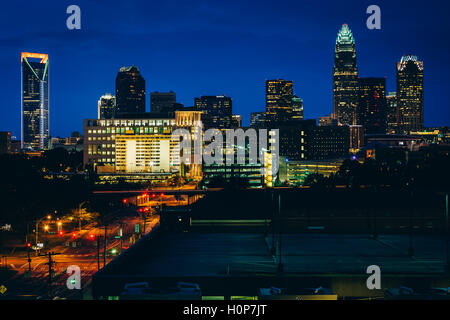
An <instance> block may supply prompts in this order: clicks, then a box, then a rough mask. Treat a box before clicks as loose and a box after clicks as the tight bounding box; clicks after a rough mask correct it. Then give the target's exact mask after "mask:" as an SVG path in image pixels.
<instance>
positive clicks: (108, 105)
mask: <svg viewBox="0 0 450 320" xmlns="http://www.w3.org/2000/svg"><path fill="white" fill-rule="evenodd" d="M115 115H116V97H115V96H113V95H112V94H110V93H107V94H105V95H103V96H101V97H100V100H98V118H99V119H112V118H114V117H115Z"/></svg>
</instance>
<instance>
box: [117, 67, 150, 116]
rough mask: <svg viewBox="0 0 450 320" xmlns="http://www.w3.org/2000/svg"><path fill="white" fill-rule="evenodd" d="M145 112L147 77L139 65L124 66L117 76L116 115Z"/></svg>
mask: <svg viewBox="0 0 450 320" xmlns="http://www.w3.org/2000/svg"><path fill="white" fill-rule="evenodd" d="M142 112H145V79H144V78H143V77H142V75H141V73H140V72H139V69H138V67H136V66H131V67H122V68H120V69H119V72H118V73H117V77H116V116H117V117H120V116H121V115H122V114H126V113H142Z"/></svg>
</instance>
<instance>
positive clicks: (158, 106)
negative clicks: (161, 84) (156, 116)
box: [150, 91, 177, 113]
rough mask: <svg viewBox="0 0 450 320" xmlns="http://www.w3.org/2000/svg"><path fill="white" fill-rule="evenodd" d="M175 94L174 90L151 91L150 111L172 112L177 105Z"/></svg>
mask: <svg viewBox="0 0 450 320" xmlns="http://www.w3.org/2000/svg"><path fill="white" fill-rule="evenodd" d="M176 103H177V95H176V93H175V92H173V91H170V92H158V91H155V92H151V93H150V112H152V113H167V112H174V111H175V109H176V106H177V104H176Z"/></svg>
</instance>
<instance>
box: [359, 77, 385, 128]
mask: <svg viewBox="0 0 450 320" xmlns="http://www.w3.org/2000/svg"><path fill="white" fill-rule="evenodd" d="M357 124H358V125H362V126H364V128H365V130H366V133H367V134H385V133H386V127H387V125H386V78H360V79H359V103H358V108H357Z"/></svg>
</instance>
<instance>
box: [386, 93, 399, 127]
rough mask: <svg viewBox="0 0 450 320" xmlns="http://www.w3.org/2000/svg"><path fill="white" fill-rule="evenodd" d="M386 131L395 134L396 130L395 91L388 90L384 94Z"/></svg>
mask: <svg viewBox="0 0 450 320" xmlns="http://www.w3.org/2000/svg"><path fill="white" fill-rule="evenodd" d="M386 106H387V112H386V122H387V129H386V132H387V133H389V134H395V133H397V130H398V108H397V93H396V92H389V93H388V94H387V95H386Z"/></svg>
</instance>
